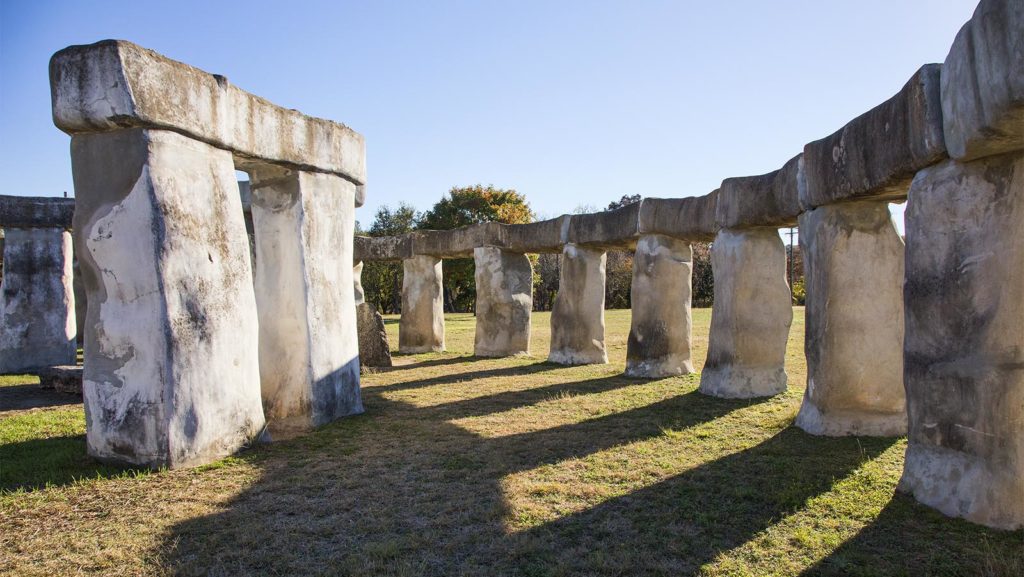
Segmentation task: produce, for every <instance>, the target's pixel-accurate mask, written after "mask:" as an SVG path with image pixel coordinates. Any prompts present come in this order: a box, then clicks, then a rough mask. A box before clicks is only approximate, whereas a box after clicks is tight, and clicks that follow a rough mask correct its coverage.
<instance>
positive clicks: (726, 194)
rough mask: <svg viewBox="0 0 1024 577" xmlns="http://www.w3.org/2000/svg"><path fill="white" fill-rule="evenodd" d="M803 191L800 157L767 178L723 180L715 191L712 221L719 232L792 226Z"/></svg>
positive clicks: (753, 177)
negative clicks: (716, 201)
mask: <svg viewBox="0 0 1024 577" xmlns="http://www.w3.org/2000/svg"><path fill="white" fill-rule="evenodd" d="M803 187H804V174H803V155H802V154H800V155H797V156H795V157H793V158H792V159H791V160H790V161H789V162H787V163H786V164H785V165H784V166H783V167H782V168H781V169H779V170H776V171H774V172H769V173H768V174H762V175H760V176H743V177H739V178H727V179H725V180H723V181H722V187H721V188H720V189H718V203H717V209H716V211H717V212H716V215H715V220H716V222H717V224H718V226H719V227H721V228H748V227H755V226H774V227H784V226H796V224H797V222H796V217H797V216H799V215H800V210H801V209H800V190H801V189H802V188H803Z"/></svg>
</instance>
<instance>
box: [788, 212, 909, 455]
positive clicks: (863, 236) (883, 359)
mask: <svg viewBox="0 0 1024 577" xmlns="http://www.w3.org/2000/svg"><path fill="white" fill-rule="evenodd" d="M903 248H904V247H903V240H902V239H900V235H899V233H898V232H897V231H896V226H895V225H894V223H893V221H892V216H891V215H890V214H889V206H888V204H887V203H885V202H878V201H861V202H848V203H841V204H833V205H828V206H822V207H819V208H816V209H814V210H811V211H809V212H805V213H804V214H802V215H800V250H801V251H802V253H803V257H804V273H805V275H806V277H805V278H806V279H807V284H806V286H807V303H806V306H807V308H806V315H807V317H806V331H807V332H806V334H807V336H806V339H805V341H804V350H805V352H806V356H807V389H806V392H805V393H804V401H803V405H802V406H801V407H800V413H799V414H798V415H797V418H796V424H797V426H798V427H800V428H801V429H803V430H805V431H807V432H808V433H811V434H815V435H832V436H840V435H875V436H897V435H904V434H906V432H907V412H906V395H905V394H904V392H903Z"/></svg>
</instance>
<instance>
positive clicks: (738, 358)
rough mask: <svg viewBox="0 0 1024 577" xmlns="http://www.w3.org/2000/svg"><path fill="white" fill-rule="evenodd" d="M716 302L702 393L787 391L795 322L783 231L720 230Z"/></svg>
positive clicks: (714, 258)
mask: <svg viewBox="0 0 1024 577" xmlns="http://www.w3.org/2000/svg"><path fill="white" fill-rule="evenodd" d="M711 267H712V270H713V271H714V275H715V303H714V306H713V307H712V310H711V333H710V335H709V337H708V358H707V362H705V363H704V370H703V371H702V373H701V378H700V392H702V393H704V394H707V395H713V396H716V397H725V398H750V397H767V396H771V395H777V394H779V393H781V392H783V391H785V390H786V371H785V369H784V366H783V365H784V363H785V359H786V341H787V339H788V338H789V326H790V324H791V323H792V322H793V306H792V298H793V297H792V295H791V294H790V291H789V285H788V284H787V282H786V248H785V247H784V246H783V244H782V238H780V237H779V233H778V230H776V229H774V228H752V229H744V230H728V229H723V230H721V231H719V233H718V235H717V236H716V237H715V242H714V245H713V246H712V248H711Z"/></svg>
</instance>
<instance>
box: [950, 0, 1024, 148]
mask: <svg viewBox="0 0 1024 577" xmlns="http://www.w3.org/2000/svg"><path fill="white" fill-rule="evenodd" d="M942 113H943V125H944V129H945V135H946V146H947V147H949V155H950V156H951V157H952V158H955V159H957V160H963V161H966V160H973V159H976V158H981V157H984V156H990V155H993V154H1001V153H1004V152H1011V151H1014V150H1020V149H1024V3H1021V2H1020V1H1019V0H981V2H979V3H978V7H977V8H976V9H975V10H974V16H973V17H972V18H971V20H970V21H969V22H968V23H967V24H965V25H964V27H963V28H961V29H960V32H959V33H958V34H957V35H956V40H954V41H953V46H952V47H951V48H950V50H949V55H947V56H946V61H945V63H944V64H943V67H942Z"/></svg>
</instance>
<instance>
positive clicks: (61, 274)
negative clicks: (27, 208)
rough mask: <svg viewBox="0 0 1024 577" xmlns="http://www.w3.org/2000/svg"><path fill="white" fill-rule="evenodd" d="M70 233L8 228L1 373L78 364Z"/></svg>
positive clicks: (1, 296)
mask: <svg viewBox="0 0 1024 577" xmlns="http://www.w3.org/2000/svg"><path fill="white" fill-rule="evenodd" d="M71 261H72V255H71V235H70V234H68V233H67V232H66V231H65V230H64V229H62V228H37V229H18V228H10V229H7V231H6V238H5V242H4V258H3V266H4V270H3V272H4V275H3V283H2V284H0V373H18V372H25V371H30V370H32V369H38V368H40V367H47V366H50V365H68V364H74V363H75V334H76V331H77V323H76V321H75V293H74V289H73V288H72V280H71V279H72V266H71Z"/></svg>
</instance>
